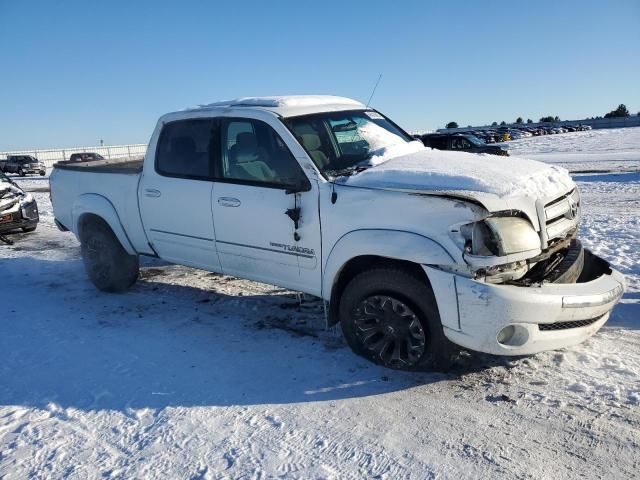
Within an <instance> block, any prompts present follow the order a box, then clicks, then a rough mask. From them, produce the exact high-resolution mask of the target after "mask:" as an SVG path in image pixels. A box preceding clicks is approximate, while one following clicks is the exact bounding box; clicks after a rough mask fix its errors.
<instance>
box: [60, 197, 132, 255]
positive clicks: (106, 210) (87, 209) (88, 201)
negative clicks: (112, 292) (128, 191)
mask: <svg viewBox="0 0 640 480" xmlns="http://www.w3.org/2000/svg"><path fill="white" fill-rule="evenodd" d="M86 214H93V215H96V216H98V217H100V218H102V219H103V220H104V221H105V222H107V224H108V225H109V227H110V228H111V230H112V231H113V233H114V234H115V236H116V237H117V238H118V241H119V242H120V244H121V245H122V247H123V248H124V249H125V250H126V251H127V253H128V254H129V255H137V252H136V251H135V249H134V248H133V245H132V244H131V241H130V240H129V237H128V236H127V233H126V232H125V230H124V227H123V226H122V222H121V221H120V217H119V216H118V212H117V211H116V209H115V207H114V206H113V204H112V203H111V202H110V201H109V200H108V199H107V198H105V197H103V196H102V195H97V194H95V193H85V194H84V195H80V196H79V197H78V198H77V199H76V200H75V202H74V203H73V207H71V219H72V221H73V233H74V234H75V235H76V238H77V239H78V240H80V220H81V218H82V216H83V215H86Z"/></svg>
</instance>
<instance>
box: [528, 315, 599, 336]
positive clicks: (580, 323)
mask: <svg viewBox="0 0 640 480" xmlns="http://www.w3.org/2000/svg"><path fill="white" fill-rule="evenodd" d="M602 317H604V315H600V316H599V317H596V318H590V319H588V320H574V321H572V322H557V323H541V324H539V325H538V328H539V329H540V330H541V331H543V332H546V331H550V330H568V329H570V328H580V327H588V326H589V325H591V324H593V323H596V322H597V321H598V320H600V319H601V318H602Z"/></svg>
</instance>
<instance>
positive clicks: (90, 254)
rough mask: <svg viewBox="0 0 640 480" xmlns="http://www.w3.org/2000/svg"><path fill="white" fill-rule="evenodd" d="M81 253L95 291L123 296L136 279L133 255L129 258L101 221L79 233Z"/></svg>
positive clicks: (136, 259)
mask: <svg viewBox="0 0 640 480" xmlns="http://www.w3.org/2000/svg"><path fill="white" fill-rule="evenodd" d="M81 251H82V260H83V263H84V267H85V270H86V271H87V275H89V278H90V279H91V281H92V282H93V284H94V285H95V286H96V288H97V289H98V290H101V291H103V292H123V291H125V290H126V289H128V288H129V287H131V285H133V284H134V283H135V282H136V280H137V279H138V271H139V268H140V264H139V261H138V257H137V255H129V254H128V253H127V251H126V250H125V249H124V248H123V247H122V245H121V244H120V242H119V241H118V238H117V237H116V236H115V235H114V233H113V232H112V231H111V229H110V228H109V226H108V225H106V224H105V223H104V222H102V221H96V222H92V223H90V224H89V225H87V226H85V227H84V228H83V229H82V236H81Z"/></svg>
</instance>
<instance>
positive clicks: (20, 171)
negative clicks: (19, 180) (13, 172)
mask: <svg viewBox="0 0 640 480" xmlns="http://www.w3.org/2000/svg"><path fill="white" fill-rule="evenodd" d="M18 175H20V176H21V177H24V176H25V175H24V170H22V169H19V170H18Z"/></svg>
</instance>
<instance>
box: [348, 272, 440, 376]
mask: <svg viewBox="0 0 640 480" xmlns="http://www.w3.org/2000/svg"><path fill="white" fill-rule="evenodd" d="M339 316H340V323H341V326H342V331H343V333H344V336H345V338H346V340H347V343H348V344H349V346H350V347H351V349H352V350H353V351H354V352H355V353H356V354H358V355H360V356H362V357H364V358H367V359H368V360H371V361H372V362H375V363H377V364H379V365H383V366H385V367H388V368H394V369H399V370H442V369H446V368H447V367H448V364H449V355H450V343H449V341H448V340H447V339H446V337H445V336H444V333H443V332H442V324H441V322H440V316H439V314H438V309H437V307H436V302H435V297H434V295H433V291H432V290H431V287H430V286H429V285H428V283H427V282H426V280H425V279H424V278H419V277H418V275H416V274H414V273H413V272H411V271H408V270H404V269H402V268H396V267H380V268H374V269H371V270H367V271H365V272H362V273H360V274H359V275H357V276H356V277H354V278H353V279H352V280H351V281H350V282H349V283H348V284H347V286H346V288H345V289H344V292H343V294H342V297H341V299H340V308H339Z"/></svg>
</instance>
